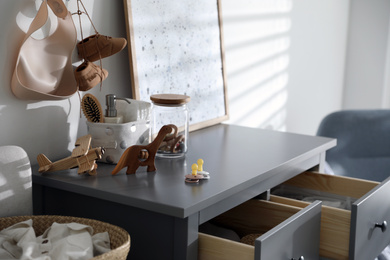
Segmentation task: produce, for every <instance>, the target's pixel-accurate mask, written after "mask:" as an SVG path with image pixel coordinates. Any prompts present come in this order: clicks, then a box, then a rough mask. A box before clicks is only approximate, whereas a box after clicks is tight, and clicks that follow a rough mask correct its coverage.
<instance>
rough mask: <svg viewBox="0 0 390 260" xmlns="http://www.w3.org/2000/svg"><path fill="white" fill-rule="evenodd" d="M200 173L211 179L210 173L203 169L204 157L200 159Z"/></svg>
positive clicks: (204, 177)
mask: <svg viewBox="0 0 390 260" xmlns="http://www.w3.org/2000/svg"><path fill="white" fill-rule="evenodd" d="M197 163H198V174H202V175H203V179H210V173H208V172H206V171H204V170H203V163H204V161H203V160H202V159H198V161H197Z"/></svg>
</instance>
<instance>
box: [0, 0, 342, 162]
mask: <svg viewBox="0 0 390 260" xmlns="http://www.w3.org/2000/svg"><path fill="white" fill-rule="evenodd" d="M40 1H41V0H12V1H11V0H7V1H0V24H2V26H1V27H0V34H1V35H2V38H1V40H0V86H1V87H0V145H6V144H14V145H19V146H21V147H23V148H24V149H26V151H27V153H28V154H29V156H30V158H31V160H32V162H33V163H35V162H36V161H35V158H36V156H37V154H39V153H45V154H47V155H48V157H49V158H52V159H57V158H59V157H62V156H65V155H68V154H69V152H70V151H71V150H72V148H73V145H74V141H75V139H76V137H77V136H81V135H84V134H86V132H87V131H86V126H85V119H84V118H83V117H82V118H81V119H80V110H79V109H80V106H79V98H78V96H77V95H74V96H73V97H72V98H71V99H69V100H64V101H50V102H49V101H42V102H31V101H25V100H19V99H17V98H15V97H14V96H13V95H12V93H11V91H10V77H11V74H12V71H13V66H14V61H15V57H16V49H17V48H16V47H17V43H18V42H19V41H20V39H21V37H22V33H21V31H20V30H18V26H17V24H16V20H15V17H16V15H17V14H18V13H19V11H20V10H21V8H22V7H23V6H26V4H28V3H35V2H37V3H39V2H40ZM83 2H84V3H85V4H86V7H87V10H88V11H89V13H90V15H91V17H92V20H93V21H94V23H95V25H96V27H97V29H98V31H99V32H100V33H101V34H104V35H110V36H116V37H126V30H125V24H124V21H125V19H124V10H123V1H122V0H111V1H106V0H85V1H83ZM235 2H236V3H235ZM238 2H239V4H240V6H243V5H244V3H247V4H248V5H252V4H254V3H255V2H260V1H250V0H245V1H230V0H222V4H223V8H224V9H223V14H224V23H225V24H224V28H225V30H226V33H225V36H226V42H225V45H226V49H225V50H226V60H227V72H228V75H227V79H228V88H229V89H228V92H229V101H230V113H231V120H230V121H229V122H231V123H236V124H240V125H248V126H253V127H264V128H274V129H277V130H286V131H293V132H300V133H307V134H314V133H315V130H316V128H317V126H318V123H319V121H320V119H321V118H322V117H323V116H324V115H325V114H327V113H329V112H331V111H334V110H338V109H340V108H341V107H342V104H341V100H342V89H343V72H344V59H345V52H346V51H345V45H346V37H347V24H348V5H349V1H348V0H318V1H305V0H294V1H292V0H264V1H261V2H262V4H263V5H262V6H256V8H251V7H250V6H249V9H250V11H248V8H247V10H241V11H240V9H239V8H238V7H236V6H235V5H237V3H238ZM75 3H76V0H70V1H69V2H68V4H69V9H70V10H71V11H72V12H73V11H75ZM30 8H31V6H30ZM259 8H260V9H259ZM262 8H266V10H267V11H264V9H262ZM236 11H239V12H242V13H239V14H237V13H235V12H236ZM247 12H250V15H249V16H248V15H246V13H247ZM258 15H259V16H258ZM252 22H254V23H255V28H254V29H253V27H252V29H251V30H249V33H251V32H253V33H254V35H253V37H254V38H249V39H248V38H245V37H247V36H246V35H245V33H248V32H247V31H245V30H243V27H241V28H240V27H236V26H237V25H241V24H242V23H245V24H248V23H249V24H250V23H252ZM75 24H76V26H78V21H77V20H75ZM83 24H84V26H86V27H87V28H86V29H84V32H86V31H87V32H89V33H90V34H92V33H93V31H92V30H91V28H90V26H89V27H88V25H87V22H86V21H85V20H84V22H83ZM4 25H7V26H4ZM251 26H253V24H252V25H251ZM240 31H243V34H241V35H238V34H237V32H240ZM241 37H242V38H241ZM251 48H257V49H256V50H254V51H253V49H251ZM251 54H256V55H253V57H251ZM249 58H251V59H249ZM77 64H78V62H77V61H75V66H77ZM103 67H104V68H105V69H107V70H108V71H109V77H108V78H107V79H106V80H105V81H104V82H103V87H102V90H101V91H100V90H99V87H95V88H94V89H93V90H92V91H91V93H92V94H94V95H96V96H97V97H98V98H99V100H101V102H102V103H103V101H104V96H105V95H106V94H109V93H115V94H117V95H118V96H126V97H131V86H130V76H129V65H128V52H127V50H124V51H122V52H121V53H119V54H116V55H114V56H112V57H109V58H106V59H104V60H103ZM243 88H246V90H245V91H242V89H243ZM249 93H250V94H249ZM251 97H254V99H252V98H251ZM249 105H250V106H251V107H249V108H248V107H247V106H249ZM244 109H247V112H246V113H245V115H244V116H243V115H241V111H243V110H244Z"/></svg>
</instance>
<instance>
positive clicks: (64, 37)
mask: <svg viewBox="0 0 390 260" xmlns="http://www.w3.org/2000/svg"><path fill="white" fill-rule="evenodd" d="M48 6H50V8H51V9H52V10H53V12H54V14H55V15H56V16H57V20H58V26H57V28H56V30H55V31H54V32H53V33H52V34H51V35H49V36H48V37H46V38H44V39H39V40H38V39H34V38H33V37H31V35H32V34H33V33H34V32H35V31H37V30H38V29H40V28H41V27H42V26H43V25H44V24H45V23H46V21H47V19H48ZM76 42H77V31H76V28H75V26H74V23H73V19H72V17H71V14H70V13H69V11H68V10H67V8H66V6H65V4H64V3H63V1H62V0H43V1H42V4H41V6H40V8H39V10H38V13H37V15H36V16H35V18H34V20H33V21H32V23H31V25H30V27H29V29H28V31H27V33H26V35H25V37H24V39H23V41H22V44H21V47H20V49H19V54H18V57H17V61H16V66H15V69H14V73H13V76H12V81H11V89H12V92H13V93H14V95H15V96H16V97H18V98H20V99H25V100H62V99H66V98H69V97H71V96H72V95H73V94H74V93H75V92H76V91H77V83H76V80H75V78H74V74H73V67H72V59H71V56H72V52H73V50H74V48H75V46H76Z"/></svg>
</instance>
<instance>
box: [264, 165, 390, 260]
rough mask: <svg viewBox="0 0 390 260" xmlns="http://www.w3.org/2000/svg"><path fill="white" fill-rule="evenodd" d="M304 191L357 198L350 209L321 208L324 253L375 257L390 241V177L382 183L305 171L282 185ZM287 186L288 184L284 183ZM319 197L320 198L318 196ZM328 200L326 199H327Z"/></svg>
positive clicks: (280, 199)
mask: <svg viewBox="0 0 390 260" xmlns="http://www.w3.org/2000/svg"><path fill="white" fill-rule="evenodd" d="M284 185H287V187H289V186H290V187H294V188H298V189H301V190H302V191H308V190H313V191H317V192H321V193H323V194H325V195H327V194H328V195H334V196H341V197H346V198H352V199H353V200H354V202H353V203H351V205H350V209H341V208H337V207H332V206H326V205H325V204H326V203H325V202H324V203H323V205H322V210H321V212H322V213H321V215H322V217H321V238H320V255H321V256H322V257H326V258H330V259H354V260H367V259H374V258H375V257H376V256H378V255H379V254H380V252H381V251H382V250H383V249H384V248H385V247H386V246H387V245H388V244H390V230H389V229H387V228H386V227H387V223H389V222H390V178H388V179H387V180H385V181H383V182H382V183H378V182H373V181H367V180H361V179H355V178H350V177H344V176H336V175H327V174H321V173H314V172H304V173H302V174H300V175H298V176H296V177H294V178H292V179H290V180H288V181H286V182H285V183H284V184H282V187H283V186H284ZM284 187H286V186H284ZM316 199H318V197H316ZM270 201H274V202H278V203H283V204H286V205H291V206H297V207H302V208H304V207H306V206H307V205H309V204H310V202H305V201H300V200H296V199H290V198H285V197H283V196H275V195H271V198H270ZM324 201H325V200H324Z"/></svg>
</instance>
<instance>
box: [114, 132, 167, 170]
mask: <svg viewBox="0 0 390 260" xmlns="http://www.w3.org/2000/svg"><path fill="white" fill-rule="evenodd" d="M172 130H173V128H172V126H169V125H165V126H163V127H161V129H160V131H159V132H158V134H157V136H156V138H155V139H154V141H153V142H151V143H150V144H148V145H133V146H130V147H129V148H127V149H126V150H125V151H124V152H123V154H122V156H121V158H120V159H119V162H118V164H117V165H116V167H115V168H114V170H113V171H112V172H111V174H112V175H115V174H117V173H118V172H119V171H120V170H122V169H123V168H124V167H126V166H127V170H126V174H133V173H135V172H136V171H137V169H138V167H139V166H147V169H146V170H147V171H148V172H153V171H155V170H156V166H155V163H154V159H155V158H156V153H157V150H158V148H159V147H160V145H161V143H162V142H163V140H164V138H165V136H166V135H167V134H170V133H172Z"/></svg>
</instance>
